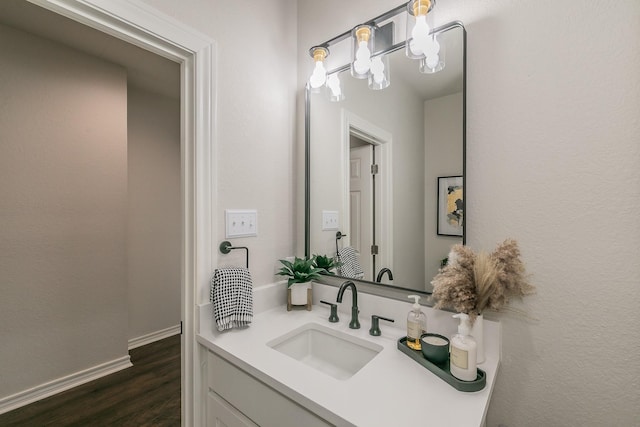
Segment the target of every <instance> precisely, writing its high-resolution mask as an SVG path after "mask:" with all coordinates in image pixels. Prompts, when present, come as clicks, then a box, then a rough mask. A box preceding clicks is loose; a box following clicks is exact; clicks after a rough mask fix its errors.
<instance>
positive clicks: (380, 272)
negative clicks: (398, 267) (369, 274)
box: [376, 267, 393, 283]
mask: <svg viewBox="0 0 640 427" xmlns="http://www.w3.org/2000/svg"><path fill="white" fill-rule="evenodd" d="M384 273H388V275H389V280H393V273H392V272H391V270H389V269H388V268H387V267H385V268H383V269H382V270H380V271H379V272H378V277H376V282H378V283H380V282H382V276H384Z"/></svg>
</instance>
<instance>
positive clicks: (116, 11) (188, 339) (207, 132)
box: [0, 0, 215, 425]
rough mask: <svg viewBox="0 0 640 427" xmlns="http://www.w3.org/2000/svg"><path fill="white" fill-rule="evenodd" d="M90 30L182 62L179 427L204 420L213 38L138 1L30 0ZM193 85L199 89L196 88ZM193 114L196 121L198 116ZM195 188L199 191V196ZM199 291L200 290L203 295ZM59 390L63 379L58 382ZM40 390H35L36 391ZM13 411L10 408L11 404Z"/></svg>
mask: <svg viewBox="0 0 640 427" xmlns="http://www.w3.org/2000/svg"><path fill="white" fill-rule="evenodd" d="M29 2H30V3H33V4H35V5H37V6H40V7H42V8H44V9H46V10H50V11H53V12H55V13H56V14H59V15H62V16H64V17H67V18H71V19H72V20H74V21H77V22H78V23H80V24H83V25H85V26H87V27H90V28H93V29H96V30H99V31H101V32H104V33H107V34H110V35H112V36H115V37H116V38H117V39H120V40H123V41H125V42H127V43H129V44H132V45H134V46H137V47H139V48H142V49H144V50H145V51H148V52H152V53H154V54H156V55H159V56H161V57H163V58H166V59H169V60H171V61H174V62H176V63H178V64H179V66H180V83H179V84H180V109H179V110H180V194H181V195H180V211H181V212H180V217H181V224H180V234H181V238H180V246H181V250H180V252H181V254H180V264H181V266H182V268H181V273H180V312H181V320H182V328H181V329H182V339H181V346H180V347H181V393H182V395H181V400H182V405H181V406H182V421H183V423H184V425H200V424H203V421H202V420H201V419H200V418H201V415H202V414H201V413H200V411H199V410H198V403H197V402H195V397H197V396H199V393H200V390H201V389H202V387H201V381H200V379H199V378H200V376H199V375H196V374H195V371H196V369H199V368H198V367H199V366H200V354H199V352H197V351H196V350H197V345H196V342H195V333H196V330H195V327H196V324H197V323H196V319H195V316H196V310H195V305H196V301H197V295H198V290H200V289H205V288H206V286H207V283H208V274H209V273H208V272H210V271H211V270H212V258H213V257H212V256H211V255H210V251H211V248H212V247H213V245H212V241H213V235H212V234H213V229H214V227H213V226H212V224H214V223H215V215H214V212H215V209H214V206H215V199H214V195H213V193H212V191H211V189H212V188H214V186H215V176H214V175H213V174H212V165H213V164H214V158H213V153H214V141H213V134H214V132H213V121H214V117H215V111H214V109H213V108H214V103H213V102H212V100H213V99H214V90H215V87H214V82H213V68H214V57H215V54H214V43H213V40H211V39H209V38H207V37H204V36H203V35H201V34H199V33H196V32H195V31H193V30H190V29H189V28H187V27H185V26H182V25H176V23H175V22H174V21H172V20H171V19H170V18H168V17H166V16H164V15H161V14H159V13H157V12H156V11H155V10H154V9H152V8H150V7H149V6H145V5H143V4H133V3H132V2H95V3H97V4H99V5H96V4H92V3H85V2H77V1H76V0H58V1H56V2H51V1H48V0H29ZM196 88H197V90H196ZM196 118H197V121H196ZM196 188H197V189H198V192H197V193H196ZM201 293H204V292H201ZM45 385H47V384H43V387H42V390H40V389H38V387H34V388H31V389H29V390H26V392H24V393H22V392H20V393H16V394H14V395H11V396H8V398H3V399H0V409H3V410H4V409H7V408H11V407H19V406H23V405H25V404H27V403H29V400H30V399H31V400H30V401H35V400H38V399H41V398H43V397H45V396H44V394H45V393H50V394H48V395H51V394H54V393H56V392H58V391H61V390H60V389H56V388H55V387H52V386H51V384H50V383H49V384H48V387H44V386H45ZM60 387H64V384H60ZM36 389H37V390H36ZM9 410H10V409H9Z"/></svg>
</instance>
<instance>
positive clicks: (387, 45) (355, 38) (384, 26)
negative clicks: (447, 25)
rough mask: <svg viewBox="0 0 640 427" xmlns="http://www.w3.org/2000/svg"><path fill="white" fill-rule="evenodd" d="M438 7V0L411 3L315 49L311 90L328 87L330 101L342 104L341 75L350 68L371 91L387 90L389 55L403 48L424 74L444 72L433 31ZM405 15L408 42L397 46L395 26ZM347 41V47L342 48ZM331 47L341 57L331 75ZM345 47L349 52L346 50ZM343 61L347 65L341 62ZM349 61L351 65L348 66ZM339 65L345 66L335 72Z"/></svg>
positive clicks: (398, 7)
mask: <svg viewBox="0 0 640 427" xmlns="http://www.w3.org/2000/svg"><path fill="white" fill-rule="evenodd" d="M435 4H436V0H411V1H409V2H408V3H403V4H400V5H399V6H397V7H395V8H393V9H391V10H389V11H387V12H385V13H383V14H382V15H380V16H378V17H376V18H373V19H372V20H370V21H367V22H366V23H364V24H360V25H358V26H356V27H355V28H353V29H352V30H349V31H346V32H344V33H342V34H340V35H338V36H337V37H334V38H332V39H331V40H329V41H327V42H325V43H322V44H321V45H317V46H314V47H312V48H311V49H310V50H309V55H311V57H312V58H313V60H314V63H315V68H314V70H313V73H312V74H311V77H310V78H309V82H308V87H309V90H310V91H311V92H319V91H320V90H321V89H322V87H323V86H326V89H325V90H326V92H327V95H328V97H329V100H331V101H333V102H337V101H342V100H343V99H344V98H345V96H344V92H343V90H342V87H341V85H340V79H339V77H338V75H339V73H340V72H341V71H344V70H346V69H347V68H350V70H351V75H352V76H353V77H355V78H357V79H367V80H368V85H369V88H370V89H373V90H381V89H384V88H386V87H388V86H389V84H390V82H391V80H390V67H389V57H388V54H389V52H392V51H395V50H396V49H402V44H404V45H405V53H406V56H408V57H409V58H412V59H418V60H420V71H421V72H422V73H425V74H431V73H435V72H438V71H440V70H442V69H443V68H444V65H445V62H444V46H442V47H441V46H440V43H439V42H438V37H437V34H436V33H435V32H434V31H433V30H434V29H433V8H434V7H435ZM402 13H405V14H406V22H407V25H406V28H407V30H406V31H407V35H406V39H405V41H404V42H400V43H398V44H394V35H395V31H394V28H395V27H394V26H395V25H398V22H397V19H405V18H404V17H401V16H400V15H401V14H402ZM396 17H397V18H396ZM343 41H344V42H345V44H344V45H343V44H341V43H342V42H343ZM338 44H340V45H338ZM349 44H350V45H351V58H348V55H349V53H348V52H345V50H347V49H348V46H349ZM331 46H333V47H336V48H337V50H335V52H334V55H337V56H335V57H334V58H332V60H331V61H329V68H328V71H327V64H326V61H325V60H326V58H327V56H329V47H331ZM342 46H344V47H345V48H347V49H344V50H343V49H342V48H341V47H342ZM342 60H344V62H341V61H342ZM348 60H350V63H347V61H348ZM335 63H341V64H344V65H342V66H338V68H333V67H334V66H335V65H336V64H335ZM328 73H331V74H328Z"/></svg>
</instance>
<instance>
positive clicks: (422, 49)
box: [405, 0, 438, 59]
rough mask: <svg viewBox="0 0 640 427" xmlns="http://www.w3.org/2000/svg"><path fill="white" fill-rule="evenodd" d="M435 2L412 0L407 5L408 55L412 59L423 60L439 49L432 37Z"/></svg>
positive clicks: (433, 0) (431, 0)
mask: <svg viewBox="0 0 640 427" xmlns="http://www.w3.org/2000/svg"><path fill="white" fill-rule="evenodd" d="M435 3H436V2H435V0H411V1H410V2H409V3H407V44H406V51H405V52H406V54H407V56H408V57H409V58H412V59H422V58H424V57H425V56H427V55H428V54H432V53H433V51H434V50H437V49H438V47H437V46H435V45H434V44H433V39H432V38H431V37H430V35H429V33H430V32H431V27H432V25H431V24H432V18H433V13H430V12H431V11H432V9H433V7H434V6H435Z"/></svg>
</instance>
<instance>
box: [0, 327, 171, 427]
mask: <svg viewBox="0 0 640 427" xmlns="http://www.w3.org/2000/svg"><path fill="white" fill-rule="evenodd" d="M130 355H131V363H133V367H131V368H128V369H125V370H123V371H120V372H117V373H115V374H112V375H109V376H107V377H104V378H100V379H98V380H95V381H92V382H90V383H87V384H84V385H81V386H78V387H76V388H74V389H71V390H68V391H65V392H63V393H60V394H57V395H55V396H52V397H49V398H47V399H44V400H41V401H39V402H35V403H32V404H31V405H27V406H23V407H22V408H18V409H16V410H14V411H11V412H7V413H6V414H2V415H0V426H3V427H4V426H29V427H32V426H33V427H36V426H38V427H39V426H56V427H58V426H83V427H84V426H91V427H94V426H127V427H129V426H131V427H142V426H172V427H173V426H180V335H175V336H173V337H169V338H166V339H163V340H161V341H157V342H155V343H152V344H149V345H146V346H143V347H139V348H136V349H133V350H131V351H130Z"/></svg>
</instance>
